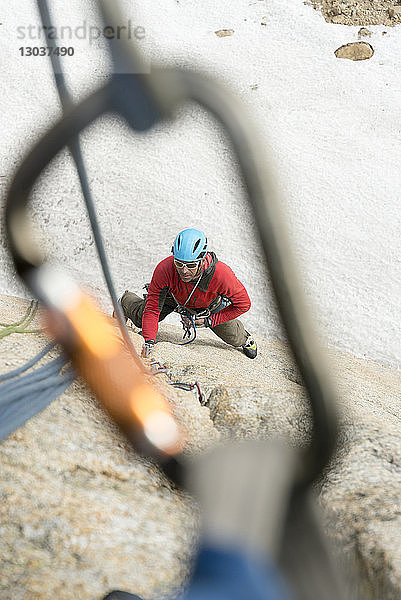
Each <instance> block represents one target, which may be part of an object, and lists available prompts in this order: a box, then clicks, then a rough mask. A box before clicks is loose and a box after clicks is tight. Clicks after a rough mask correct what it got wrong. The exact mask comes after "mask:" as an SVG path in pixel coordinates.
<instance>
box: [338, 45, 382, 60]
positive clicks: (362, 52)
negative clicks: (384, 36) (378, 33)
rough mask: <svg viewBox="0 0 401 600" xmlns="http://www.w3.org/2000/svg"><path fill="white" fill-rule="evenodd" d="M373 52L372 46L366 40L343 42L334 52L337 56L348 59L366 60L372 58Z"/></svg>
mask: <svg viewBox="0 0 401 600" xmlns="http://www.w3.org/2000/svg"><path fill="white" fill-rule="evenodd" d="M373 53H374V50H373V48H372V46H371V45H370V44H368V43H366V42H352V43H351V44H345V45H344V46H340V48H337V50H336V51H335V52H334V54H335V55H336V57H337V58H348V59H349V60H367V59H368V58H372V56H373Z"/></svg>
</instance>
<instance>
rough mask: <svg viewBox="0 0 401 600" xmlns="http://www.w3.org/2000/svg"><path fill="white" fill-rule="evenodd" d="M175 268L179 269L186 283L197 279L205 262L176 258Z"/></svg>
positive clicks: (178, 271)
mask: <svg viewBox="0 0 401 600" xmlns="http://www.w3.org/2000/svg"><path fill="white" fill-rule="evenodd" d="M174 264H175V268H176V269H177V273H178V275H179V276H180V278H181V279H182V281H185V283H188V282H189V281H192V279H195V277H197V276H198V275H199V273H200V270H201V268H202V264H203V258H202V260H198V261H196V262H195V261H193V262H185V261H182V260H176V259H174Z"/></svg>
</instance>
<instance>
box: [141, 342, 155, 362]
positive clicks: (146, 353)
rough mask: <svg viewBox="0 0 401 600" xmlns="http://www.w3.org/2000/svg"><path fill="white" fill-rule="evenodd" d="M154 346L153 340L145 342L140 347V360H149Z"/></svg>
mask: <svg viewBox="0 0 401 600" xmlns="http://www.w3.org/2000/svg"><path fill="white" fill-rule="evenodd" d="M154 345H155V340H145V343H144V345H143V346H142V352H141V357H142V358H150V355H151V352H152V350H153V346H154Z"/></svg>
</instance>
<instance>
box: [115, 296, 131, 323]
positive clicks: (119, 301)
mask: <svg viewBox="0 0 401 600" xmlns="http://www.w3.org/2000/svg"><path fill="white" fill-rule="evenodd" d="M127 292H128V290H125V292H124V294H126V293H127ZM124 294H123V295H122V296H120V298H119V299H118V300H117V303H118V304H119V305H120V306H121V309H122V311H123V315H124V319H125V322H127V321H128V318H127V317H126V316H125V313H124V309H123V305H122V304H121V300H122V298H123V296H124ZM112 317H113V319H117V315H116V311H115V310H113V314H112Z"/></svg>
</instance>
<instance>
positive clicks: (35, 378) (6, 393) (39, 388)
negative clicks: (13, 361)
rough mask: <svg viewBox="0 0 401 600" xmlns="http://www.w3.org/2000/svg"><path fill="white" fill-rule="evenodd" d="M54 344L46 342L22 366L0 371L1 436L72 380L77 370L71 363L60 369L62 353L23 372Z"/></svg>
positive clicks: (47, 403) (60, 391)
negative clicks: (29, 371) (31, 370)
mask: <svg viewBox="0 0 401 600" xmlns="http://www.w3.org/2000/svg"><path fill="white" fill-rule="evenodd" d="M55 345H56V344H55V342H52V343H51V344H48V345H47V346H46V347H45V348H44V349H43V350H41V351H40V352H39V353H38V354H37V355H36V356H35V357H34V358H32V359H31V360H30V361H28V362H27V363H26V364H24V365H23V366H22V367H18V368H16V369H13V370H12V371H9V372H8V373H4V374H3V375H0V383H1V385H0V440H3V439H5V438H6V437H7V436H8V435H10V433H12V432H13V431H15V430H16V429H18V427H21V425H23V424H24V423H26V421H28V420H29V419H31V418H32V417H33V416H35V415H36V414H37V413H39V412H41V411H42V410H44V409H45V408H46V407H47V406H48V405H49V404H50V403H51V402H53V400H55V399H56V398H57V397H58V396H60V394H62V393H63V392H64V391H65V390H66V389H67V388H68V387H69V386H70V385H71V383H72V382H73V381H74V379H75V377H76V374H75V371H74V369H73V368H72V367H69V368H67V369H66V370H64V371H63V369H64V367H65V366H66V365H67V363H68V362H69V359H68V358H67V357H66V356H64V355H61V356H58V357H57V358H55V359H53V360H51V361H50V362H49V363H46V364H45V365H42V366H41V367H39V368H37V369H35V370H34V371H33V372H32V373H26V374H25V375H23V373H25V372H26V371H28V370H30V369H31V368H32V367H33V366H35V365H36V364H37V363H38V362H39V361H40V360H41V359H42V358H44V357H45V356H46V355H47V354H48V353H49V352H50V351H51V350H52V349H53V348H54V347H55ZM62 371H63V372H62ZM3 382H5V383H3Z"/></svg>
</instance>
